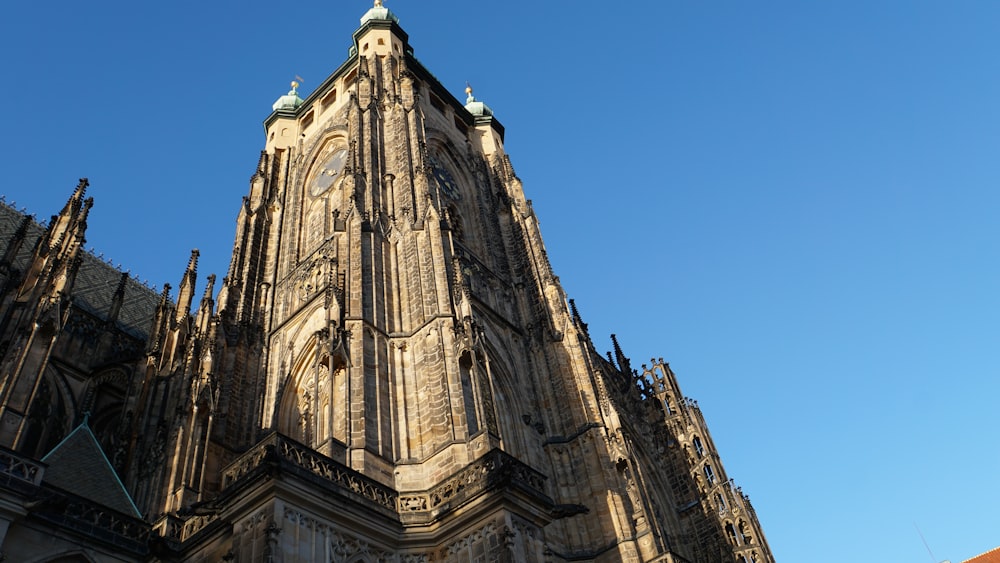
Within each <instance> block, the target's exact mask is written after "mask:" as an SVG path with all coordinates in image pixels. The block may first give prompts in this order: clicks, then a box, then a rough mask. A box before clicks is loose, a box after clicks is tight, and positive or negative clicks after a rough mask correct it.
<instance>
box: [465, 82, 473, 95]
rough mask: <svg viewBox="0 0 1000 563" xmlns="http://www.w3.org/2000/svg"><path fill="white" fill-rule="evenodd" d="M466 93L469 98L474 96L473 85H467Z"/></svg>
mask: <svg viewBox="0 0 1000 563" xmlns="http://www.w3.org/2000/svg"><path fill="white" fill-rule="evenodd" d="M465 93H466V94H467V95H469V96H471V95H472V84H469V83H468V82H466V83H465Z"/></svg>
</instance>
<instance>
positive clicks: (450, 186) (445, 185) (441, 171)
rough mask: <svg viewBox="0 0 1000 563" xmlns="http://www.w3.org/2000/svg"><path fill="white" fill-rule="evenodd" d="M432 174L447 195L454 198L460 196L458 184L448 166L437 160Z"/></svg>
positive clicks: (432, 168)
mask: <svg viewBox="0 0 1000 563" xmlns="http://www.w3.org/2000/svg"><path fill="white" fill-rule="evenodd" d="M431 174H433V175H434V179H435V180H436V181H437V183H438V186H439V187H440V188H441V191H442V192H444V193H445V195H447V196H448V197H450V198H452V199H458V198H459V195H460V194H459V191H458V184H456V183H455V178H453V177H452V176H451V172H448V169H447V168H445V167H444V166H441V163H439V162H437V161H436V160H435V161H433V166H432V167H431Z"/></svg>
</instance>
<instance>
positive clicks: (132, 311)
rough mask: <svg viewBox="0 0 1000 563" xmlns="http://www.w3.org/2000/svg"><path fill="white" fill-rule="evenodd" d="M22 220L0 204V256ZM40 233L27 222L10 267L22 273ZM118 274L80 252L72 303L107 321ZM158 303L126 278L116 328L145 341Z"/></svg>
mask: <svg viewBox="0 0 1000 563" xmlns="http://www.w3.org/2000/svg"><path fill="white" fill-rule="evenodd" d="M24 218H25V214H24V213H21V212H20V211H17V210H16V209H14V208H13V207H10V206H9V205H7V204H6V203H4V202H0V253H2V251H3V250H5V249H6V246H7V244H9V242H10V240H11V238H12V237H13V236H14V233H15V232H16V231H17V229H18V227H19V226H20V225H21V223H22V222H23V221H24ZM44 234H45V227H43V226H42V225H41V224H39V223H38V222H37V221H34V220H31V221H29V223H28V228H27V232H26V234H25V239H24V244H22V245H21V248H20V250H19V251H18V253H17V255H16V256H15V257H14V260H13V264H11V266H12V267H14V268H15V269H17V270H19V271H24V269H25V268H26V267H27V266H28V262H29V261H30V260H31V255H32V252H33V250H34V247H35V243H36V242H37V241H38V239H40V238H42V236H43V235H44ZM121 275H122V272H121V270H119V269H117V268H115V267H114V266H112V265H110V264H108V263H107V262H105V261H104V260H102V259H101V258H98V257H97V256H94V255H93V254H92V253H90V252H84V253H83V254H82V263H81V264H80V271H79V272H78V273H77V276H76V281H75V283H74V284H73V304H74V305H75V306H76V307H79V308H80V309H82V310H84V311H86V312H88V313H90V314H92V315H94V316H95V317H97V318H99V319H101V320H107V318H108V315H109V314H110V312H111V302H112V300H113V298H114V294H115V289H116V288H117V287H118V284H119V282H120V280H121ZM159 300H160V297H159V294H157V292H155V291H153V290H152V289H150V288H148V287H146V286H144V285H143V284H142V283H140V282H139V281H137V280H135V279H134V278H132V277H129V278H128V280H126V282H125V297H124V302H123V303H122V307H121V309H120V310H119V312H118V322H117V324H118V328H119V329H121V330H123V331H124V332H126V333H128V334H130V335H132V336H134V337H136V338H142V339H145V338H147V337H148V336H149V329H150V325H151V324H152V322H153V315H154V314H155V313H156V306H157V304H159Z"/></svg>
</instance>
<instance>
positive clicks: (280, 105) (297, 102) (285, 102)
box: [271, 80, 302, 111]
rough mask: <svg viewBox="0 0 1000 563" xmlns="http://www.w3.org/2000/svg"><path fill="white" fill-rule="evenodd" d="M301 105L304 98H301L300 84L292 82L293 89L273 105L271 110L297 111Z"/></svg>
mask: <svg viewBox="0 0 1000 563" xmlns="http://www.w3.org/2000/svg"><path fill="white" fill-rule="evenodd" d="M301 105H302V98H300V97H299V83H298V82H296V81H294V80H292V89H291V90H289V91H288V93H287V94H285V95H284V96H282V97H280V98H278V99H277V100H276V101H275V102H274V103H273V104H271V109H272V110H273V111H295V110H296V109H298V108H299V106H301Z"/></svg>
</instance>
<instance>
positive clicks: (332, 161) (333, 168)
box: [309, 149, 347, 196]
mask: <svg viewBox="0 0 1000 563" xmlns="http://www.w3.org/2000/svg"><path fill="white" fill-rule="evenodd" d="M346 162H347V149H339V150H336V151H334V152H333V154H331V155H330V156H328V157H327V159H326V160H324V161H323V164H321V165H320V166H319V170H318V171H316V175H315V176H314V177H313V179H312V183H311V184H310V185H309V193H310V194H312V195H314V196H315V195H319V194H321V193H323V192H325V191H326V190H328V189H330V186H332V185H333V184H334V183H335V182H337V181H338V180H340V177H341V176H342V174H341V173H342V172H343V171H344V164H345V163H346Z"/></svg>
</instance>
